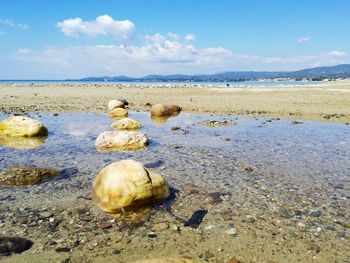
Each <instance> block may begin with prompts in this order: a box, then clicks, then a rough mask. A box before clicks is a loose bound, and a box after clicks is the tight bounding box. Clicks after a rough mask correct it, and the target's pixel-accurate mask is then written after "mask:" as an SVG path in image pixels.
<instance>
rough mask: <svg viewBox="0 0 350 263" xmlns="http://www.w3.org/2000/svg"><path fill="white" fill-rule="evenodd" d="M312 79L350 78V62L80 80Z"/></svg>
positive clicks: (202, 80)
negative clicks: (291, 68) (215, 72)
mask: <svg viewBox="0 0 350 263" xmlns="http://www.w3.org/2000/svg"><path fill="white" fill-rule="evenodd" d="M277 78H291V79H312V80H322V79H326V78H328V79H329V78H332V79H333V78H350V64H344V65H337V66H330V67H317V68H309V69H303V70H297V71H231V72H225V73H219V74H212V75H148V76H145V77H140V78H133V77H128V76H116V77H107V76H105V77H87V78H82V79H78V81H127V82H172V81H184V82H185V81H186V82H219V81H224V82H229V81H247V80H259V79H277Z"/></svg>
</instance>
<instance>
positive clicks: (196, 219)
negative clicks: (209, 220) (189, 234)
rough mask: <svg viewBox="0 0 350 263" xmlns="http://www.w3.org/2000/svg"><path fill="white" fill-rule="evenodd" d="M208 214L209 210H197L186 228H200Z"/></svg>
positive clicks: (186, 223) (186, 224)
mask: <svg viewBox="0 0 350 263" xmlns="http://www.w3.org/2000/svg"><path fill="white" fill-rule="evenodd" d="M207 213H208V210H197V211H195V212H194V213H193V214H192V216H191V217H190V219H188V220H187V221H186V222H185V224H184V226H186V227H192V228H195V229H196V228H198V227H199V225H200V224H201V223H202V221H203V218H204V217H205V215H206V214H207Z"/></svg>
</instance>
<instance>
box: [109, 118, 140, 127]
mask: <svg viewBox="0 0 350 263" xmlns="http://www.w3.org/2000/svg"><path fill="white" fill-rule="evenodd" d="M111 127H112V128H115V129H118V130H137V129H140V128H141V123H139V122H138V121H135V120H133V119H130V118H124V119H121V120H119V121H116V122H114V123H112V125H111Z"/></svg>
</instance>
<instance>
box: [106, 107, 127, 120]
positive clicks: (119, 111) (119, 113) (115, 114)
mask: <svg viewBox="0 0 350 263" xmlns="http://www.w3.org/2000/svg"><path fill="white" fill-rule="evenodd" d="M108 115H109V117H111V118H121V117H122V118H124V117H128V111H127V110H126V109H123V108H115V109H114V110H112V111H110V112H109V113H108Z"/></svg>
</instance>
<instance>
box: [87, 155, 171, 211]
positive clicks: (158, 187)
mask: <svg viewBox="0 0 350 263" xmlns="http://www.w3.org/2000/svg"><path fill="white" fill-rule="evenodd" d="M168 196H169V188H168V186H167V185H166V183H165V181H164V179H163V177H162V176H160V175H159V174H156V173H154V172H152V171H150V170H148V169H146V168H145V167H144V166H143V165H142V163H139V162H136V161H133V160H122V161H119V162H115V163H112V164H110V165H108V166H106V167H105V168H103V169H102V170H101V171H100V173H99V174H98V175H97V176H96V178H95V181H94V183H93V192H92V200H93V201H94V202H95V203H96V204H97V205H98V206H99V207H100V208H101V209H102V210H103V211H106V212H109V213H117V212H120V211H122V210H129V209H134V208H139V207H142V206H146V205H149V204H152V203H153V202H156V201H159V200H161V199H164V198H166V197H168Z"/></svg>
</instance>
